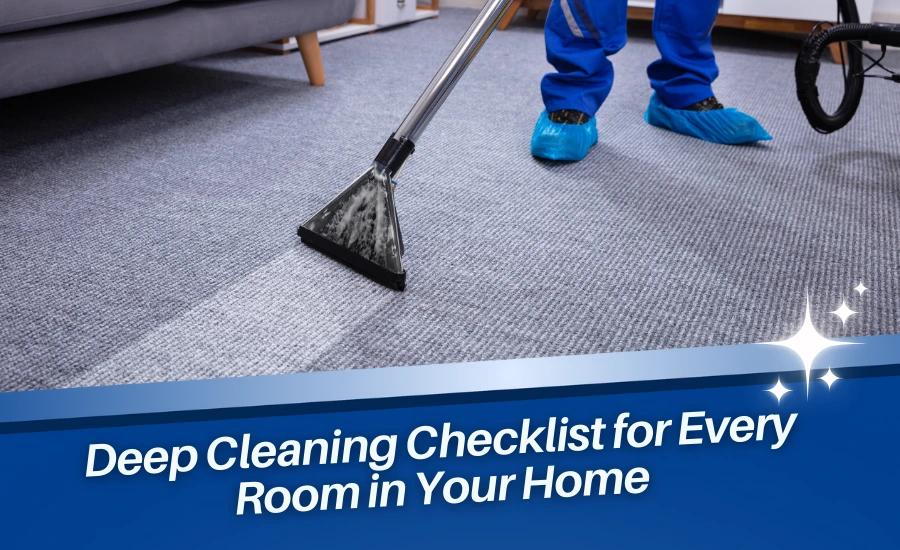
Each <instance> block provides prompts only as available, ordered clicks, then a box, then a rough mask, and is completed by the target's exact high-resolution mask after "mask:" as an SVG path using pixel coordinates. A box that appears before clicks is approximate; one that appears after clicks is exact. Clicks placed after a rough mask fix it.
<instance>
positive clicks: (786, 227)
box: [0, 9, 900, 391]
mask: <svg viewBox="0 0 900 550" xmlns="http://www.w3.org/2000/svg"><path fill="white" fill-rule="evenodd" d="M474 16H475V12H474V11H471V10H451V9H445V10H441V16H440V18H439V19H437V20H431V21H425V22H421V23H416V24H413V25H409V26H406V27H401V28H396V29H393V30H387V31H382V32H378V33H375V34H372V35H366V36H361V37H357V38H352V39H348V40H344V41H340V42H335V43H329V44H325V45H323V47H322V54H323V57H324V61H325V67H326V74H327V78H328V82H327V84H326V86H325V87H324V88H312V87H310V86H309V85H308V84H307V81H306V75H305V73H304V71H303V67H302V63H301V61H300V59H299V55H297V54H293V55H289V56H285V57H271V56H265V55H260V54H254V53H249V52H234V53H230V54H226V55H221V56H216V57H211V58H206V59H202V60H198V61H194V62H190V63H183V64H178V65H172V66H167V67H162V68H159V69H154V70H148V71H143V72H140V73H136V74H131V75H126V76H122V77H117V78H112V79H107V80H103V81H99V82H92V83H87V84H83V85H77V86H72V87H68V88H65V89H60V90H54V91H50V92H45V93H39V94H34V95H31V96H25V97H19V98H11V99H8V100H4V101H0V274H2V277H0V390H6V391H9V390H27V389H39V388H58V387H70V386H83V385H99V384H120V383H134V382H149V381H162V380H181V379H197V378H207V377H224V376H245V375H259V374H274V373H289V372H300V371H310V370H331V369H351V368H371V367H382V366H394V365H411V364H427V363H440V362H451V361H453V362H456V361H473V360H482V359H502V358H514V357H535V356H553V355H566V354H583V353H596V352H606V351H621V350H638V349H652V348H666V347H687V346H708V345H723V344H735V343H744V342H759V341H771V340H776V339H783V338H786V337H788V336H790V335H791V334H793V332H794V331H796V330H797V328H799V326H800V324H801V322H802V319H803V308H804V303H805V296H806V292H807V290H808V292H809V297H810V302H811V306H812V311H813V320H814V322H815V323H816V326H817V327H818V328H819V330H820V331H821V332H822V333H824V334H825V335H828V336H833V337H837V336H848V335H867V334H882V333H896V332H898V329H900V323H898V313H900V292H898V291H897V284H898V269H900V265H898V262H900V191H898V188H900V131H898V130H897V122H898V120H900V89H898V87H897V86H896V85H893V84H890V83H886V82H882V81H869V82H867V83H866V91H865V95H864V97H863V102H862V106H861V107H860V110H859V112H858V114H857V115H856V118H855V119H854V120H853V122H852V123H851V124H850V125H849V126H848V127H847V128H845V129H844V130H841V131H840V132H838V133H836V134H833V135H830V136H822V135H819V134H816V133H815V132H814V131H813V130H812V129H811V128H809V126H808V125H807V123H806V121H805V119H804V118H803V114H802V112H801V110H800V106H799V104H798V103H797V100H796V98H795V96H794V84H793V81H792V79H793V62H794V56H795V55H796V49H797V47H798V42H796V41H792V40H788V39H783V38H774V37H767V36H760V35H755V34H749V33H740V32H724V31H723V32H719V31H718V30H717V31H716V33H715V34H714V40H715V43H716V45H717V57H718V62H719V66H720V68H721V73H722V76H721V77H720V78H719V80H718V81H717V82H716V84H715V90H716V95H717V96H718V97H719V99H720V100H721V101H722V102H724V103H725V104H726V105H732V106H735V107H738V108H740V109H741V110H743V111H745V112H747V113H749V114H751V115H753V116H755V117H756V118H757V119H758V120H759V121H760V122H761V123H762V124H763V125H764V126H765V127H766V129H767V130H769V132H770V133H771V134H772V135H773V136H774V140H773V141H772V142H768V143H766V144H763V145H756V146H748V147H731V146H718V145H713V144H710V143H705V142H701V141H699V140H696V139H692V138H688V137H684V136H680V135H676V134H673V133H670V132H666V131H664V130H660V129H658V128H654V127H651V126H649V125H647V124H646V123H645V122H644V121H643V119H642V113H643V111H644V109H645V108H646V106H647V101H648V99H649V97H650V88H649V85H648V83H647V77H646V73H645V68H646V66H647V64H648V63H650V62H651V61H653V60H654V59H655V57H656V55H657V53H656V49H655V46H654V45H653V41H652V38H651V37H650V35H649V30H648V27H646V25H633V26H632V29H631V31H632V32H631V38H630V42H629V44H628V46H626V47H625V49H624V50H623V51H621V52H620V53H619V54H617V55H616V56H615V58H614V63H615V67H616V84H615V87H614V89H613V91H612V94H611V95H610V97H609V100H608V102H607V104H606V105H604V107H603V108H602V110H601V111H600V113H599V114H598V126H599V131H600V132H599V133H600V142H599V144H598V145H597V146H596V147H595V148H594V149H593V150H592V151H591V153H590V154H589V155H588V157H587V159H586V160H584V161H583V162H581V163H577V164H553V163H548V162H542V161H538V160H536V159H534V158H532V157H531V155H530V154H529V140H530V136H531V130H532V128H533V127H534V122H535V120H536V117H537V116H538V114H539V113H540V112H541V110H542V108H543V107H542V104H541V99H540V92H539V88H538V84H539V81H540V78H541V76H542V75H543V73H544V72H546V71H547V70H548V67H549V66H548V65H547V64H546V62H545V61H544V46H543V39H542V31H541V28H540V24H532V23H527V22H524V21H521V20H517V22H516V23H515V24H514V25H513V26H511V27H510V29H509V30H508V31H506V32H497V33H495V34H494V36H493V37H492V38H491V39H490V40H489V41H488V43H487V44H486V46H485V47H484V50H483V52H482V53H481V54H480V56H479V57H478V58H477V59H476V60H475V62H474V63H473V64H472V66H471V67H470V69H469V71H468V73H467V74H466V76H465V77H464V78H463V79H462V81H461V82H460V84H459V86H458V87H457V89H456V91H455V92H454V93H453V95H452V96H451V97H450V98H449V99H448V100H447V102H446V103H445V105H444V107H443V109H442V111H441V112H440V113H439V114H438V115H437V116H436V117H435V119H434V120H433V122H432V124H431V126H430V127H429V129H428V131H427V132H426V133H425V135H424V137H423V138H422V139H421V141H420V143H418V144H417V149H416V154H415V155H413V157H412V158H411V160H410V162H409V164H408V165H407V167H406V170H405V173H404V177H403V179H402V181H401V184H400V187H399V189H398V191H397V195H396V196H397V202H398V210H399V217H400V222H401V226H402V230H403V236H404V240H405V243H406V256H405V257H404V264H405V267H406V269H407V270H408V272H409V277H408V288H407V291H406V292H405V293H398V292H394V291H391V290H388V289H385V288H383V287H381V286H379V285H377V284H374V283H372V282H370V281H369V280H367V279H364V278H362V277H360V276H359V275H357V274H355V273H353V272H352V271H349V270H348V269H346V268H344V267H343V266H341V265H339V264H337V263H335V262H333V261H332V260H330V259H327V258H326V257H324V256H323V255H321V254H319V253H317V252H315V251H313V250H311V249H309V248H307V247H305V246H303V245H302V244H300V242H299V239H298V238H297V237H296V228H297V225H298V224H299V223H300V222H302V221H304V220H305V219H306V218H307V217H308V216H309V215H311V214H312V213H313V212H314V211H315V210H317V209H318V208H319V207H320V206H322V205H324V204H325V203H326V202H327V201H328V200H329V199H330V198H331V197H333V196H334V195H335V194H336V193H337V192H338V191H339V190H340V189H341V188H342V187H343V186H344V185H346V184H348V183H349V182H350V181H352V180H353V179H354V178H355V177H356V176H357V175H359V174H360V173H361V172H362V171H364V170H365V169H366V168H367V167H368V165H369V163H370V162H371V160H372V159H373V158H374V156H375V154H376V153H377V152H378V149H379V148H380V146H381V144H382V143H383V142H384V140H385V139H386V138H387V137H388V136H389V135H390V133H391V132H392V131H393V130H394V129H395V128H396V126H397V125H398V124H399V122H400V120H401V119H402V117H403V116H404V115H405V114H406V112H407V110H408V109H409V107H410V106H411V105H412V104H413V102H414V101H415V99H416V98H417V97H418V94H419V93H420V92H421V90H422V89H423V87H424V86H425V85H426V84H427V82H428V81H429V79H430V78H431V76H432V75H433V73H434V72H435V70H436V69H437V67H439V66H440V64H441V62H442V61H443V59H444V57H445V56H446V54H447V53H449V51H450V50H451V49H452V47H453V45H454V44H455V42H456V40H457V39H458V38H459V36H460V35H461V34H462V32H463V31H464V30H465V28H466V27H467V25H468V23H469V22H470V21H471V20H472V19H473V18H474ZM887 62H888V64H889V65H891V66H893V67H895V68H896V67H898V66H900V56H898V55H897V54H896V53H894V52H892V54H891V55H890V56H889V57H888V59H887ZM822 73H823V74H822V77H821V80H822V85H823V88H824V91H825V101H826V104H827V103H828V102H831V104H833V102H834V101H835V100H836V98H837V96H836V93H837V90H838V83H839V81H838V74H839V68H838V67H835V66H826V67H824V68H823V71H822ZM860 281H862V282H864V283H865V285H866V286H867V287H869V288H870V290H869V291H867V292H866V293H864V294H863V295H862V296H860V295H859V294H857V293H856V292H854V291H853V290H852V289H853V287H855V286H856V285H857V283H859V282H860ZM842 299H846V300H847V303H848V305H849V306H850V307H851V308H853V309H854V310H857V311H859V313H858V314H857V315H854V316H852V317H850V319H848V321H847V323H846V326H842V323H841V321H840V320H839V319H838V318H837V317H836V316H835V315H832V314H831V313H829V312H830V311H831V310H834V309H836V308H837V307H838V306H839V305H840V304H841V300H842Z"/></svg>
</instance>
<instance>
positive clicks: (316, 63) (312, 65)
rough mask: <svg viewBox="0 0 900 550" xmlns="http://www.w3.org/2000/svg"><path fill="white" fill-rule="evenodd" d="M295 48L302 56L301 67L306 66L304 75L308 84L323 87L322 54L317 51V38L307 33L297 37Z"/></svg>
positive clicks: (314, 34) (315, 35) (311, 33)
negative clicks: (307, 77)
mask: <svg viewBox="0 0 900 550" xmlns="http://www.w3.org/2000/svg"><path fill="white" fill-rule="evenodd" d="M297 47H298V48H299V49H300V55H301V56H303V65H305V66H306V74H307V75H308V76H309V83H310V84H312V85H313V86H324V85H325V69H324V68H323V67H322V52H321V50H319V36H318V35H317V34H316V33H315V32H308V33H306V34H301V35H300V36H298V37H297Z"/></svg>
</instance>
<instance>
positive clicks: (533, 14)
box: [525, 8, 541, 21]
mask: <svg viewBox="0 0 900 550" xmlns="http://www.w3.org/2000/svg"><path fill="white" fill-rule="evenodd" d="M540 11H541V10H536V9H534V8H528V14H527V15H526V16H525V18H526V19H528V20H529V21H534V20H535V19H537V16H538V13H540Z"/></svg>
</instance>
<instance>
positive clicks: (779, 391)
mask: <svg viewBox="0 0 900 550" xmlns="http://www.w3.org/2000/svg"><path fill="white" fill-rule="evenodd" d="M766 391H767V392H769V393H771V394H772V395H774V396H775V397H777V398H778V402H779V403H781V398H782V397H784V394H786V393H787V392H789V391H791V390H789V389H787V388H785V387H784V386H782V385H781V378H779V379H778V383H777V384H775V385H774V386H772V387H771V388H770V389H768V390H766Z"/></svg>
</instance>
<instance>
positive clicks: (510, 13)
mask: <svg viewBox="0 0 900 550" xmlns="http://www.w3.org/2000/svg"><path fill="white" fill-rule="evenodd" d="M521 7H522V0H516V1H515V2H513V3H512V4H510V5H509V9H508V10H506V14H505V15H504V16H503V19H501V20H500V24H499V25H497V30H499V31H505V30H506V27H508V26H509V24H510V23H512V20H513V18H515V16H516V12H517V11H519V8H521Z"/></svg>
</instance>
